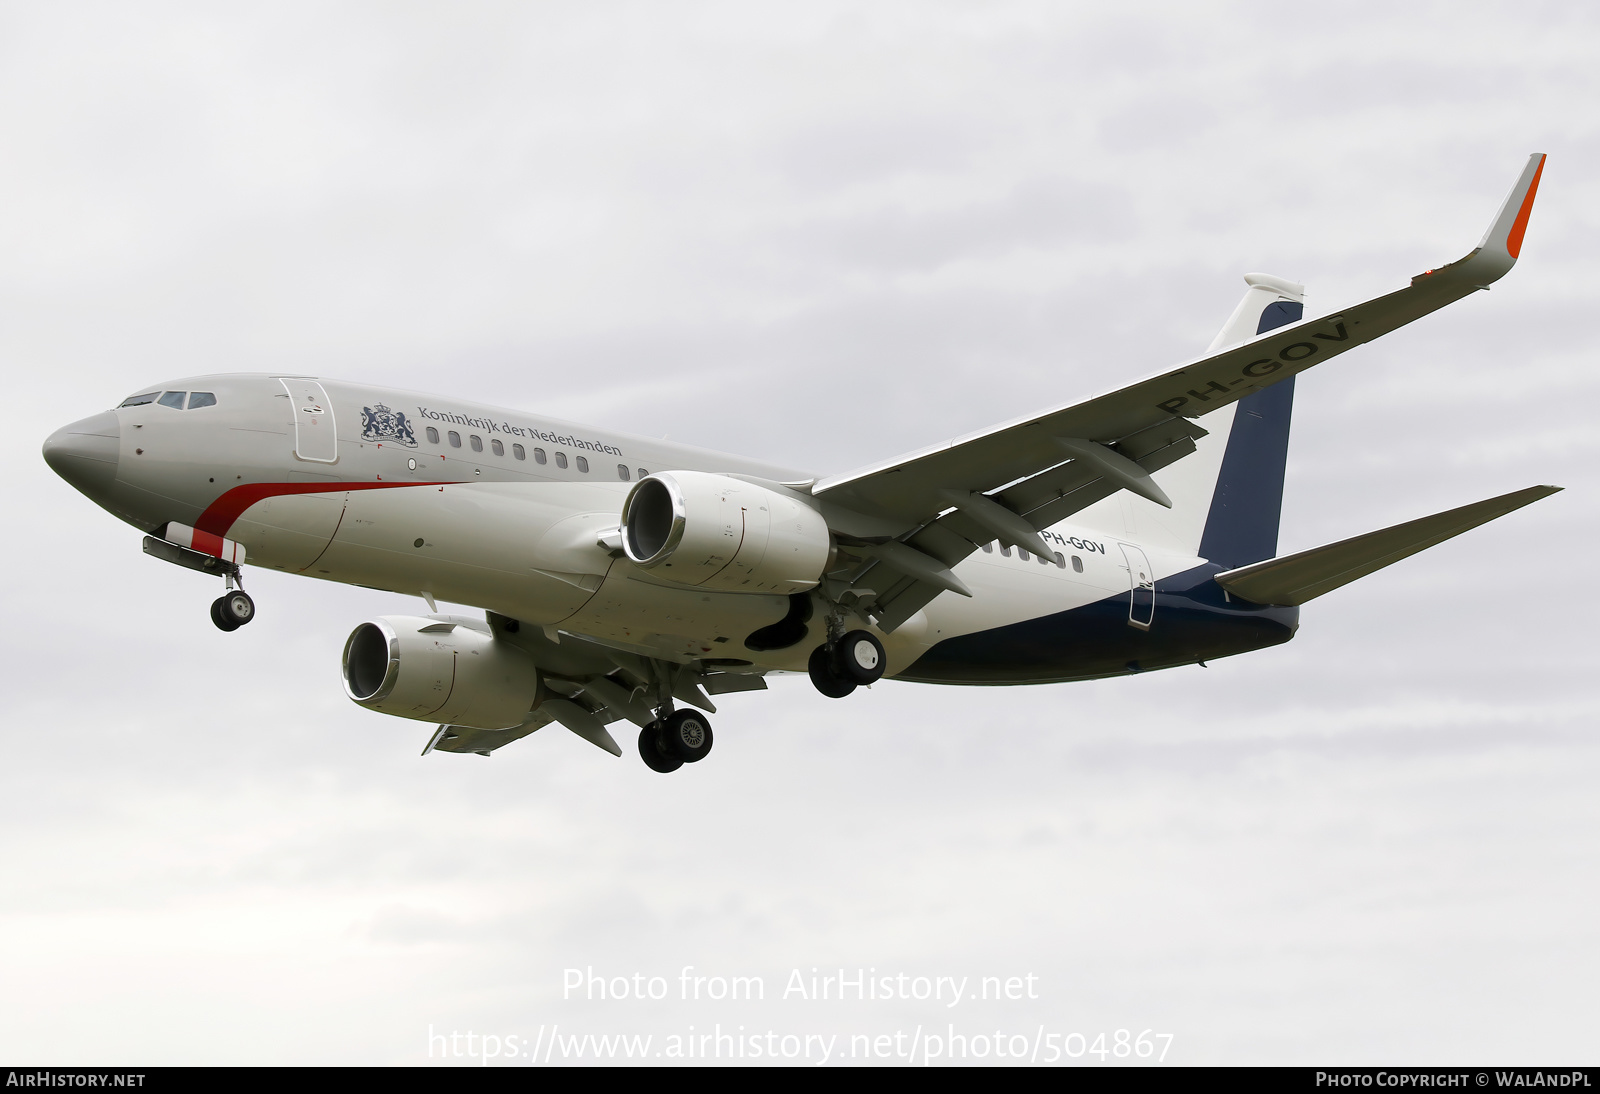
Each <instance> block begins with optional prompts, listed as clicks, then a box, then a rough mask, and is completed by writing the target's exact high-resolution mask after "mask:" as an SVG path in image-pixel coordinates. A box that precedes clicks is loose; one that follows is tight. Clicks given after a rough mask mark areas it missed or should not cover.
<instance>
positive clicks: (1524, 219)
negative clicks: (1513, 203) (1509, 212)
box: [1506, 155, 1549, 258]
mask: <svg viewBox="0 0 1600 1094" xmlns="http://www.w3.org/2000/svg"><path fill="white" fill-rule="evenodd" d="M1548 158H1549V157H1547V156H1544V155H1540V157H1539V166H1538V167H1537V168H1536V169H1535V170H1534V172H1533V181H1532V182H1531V183H1529V184H1528V193H1527V196H1525V197H1524V198H1523V199H1522V208H1520V209H1518V210H1517V219H1516V220H1514V221H1512V222H1511V231H1510V233H1509V234H1508V235H1507V236H1506V251H1507V252H1508V253H1509V254H1510V255H1511V257H1512V258H1518V257H1521V254H1522V236H1523V233H1524V232H1526V231H1527V230H1528V214H1529V213H1531V212H1533V197H1534V195H1535V194H1537V193H1538V192H1539V176H1540V175H1542V174H1544V161H1545V160H1546V159H1548Z"/></svg>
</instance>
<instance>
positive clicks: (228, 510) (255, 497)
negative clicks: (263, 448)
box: [195, 482, 458, 536]
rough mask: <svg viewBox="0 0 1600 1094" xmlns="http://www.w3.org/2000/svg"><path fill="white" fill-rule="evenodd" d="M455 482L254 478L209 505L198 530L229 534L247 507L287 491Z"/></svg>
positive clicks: (321, 491) (322, 491)
mask: <svg viewBox="0 0 1600 1094" xmlns="http://www.w3.org/2000/svg"><path fill="white" fill-rule="evenodd" d="M455 485H458V484H457V483H453V482H252V483H248V484H246V485H244V486H235V487H234V488H233V489H232V490H229V491H228V492H227V493H225V494H223V495H222V496H221V497H219V498H218V499H217V500H216V501H214V502H212V503H211V504H210V505H208V506H206V511H205V512H204V513H201V514H200V519H199V520H197V521H196V522H195V531H196V532H209V533H210V534H212V535H214V536H225V535H227V534H228V532H229V530H230V529H232V528H233V522H234V521H236V520H238V519H239V517H240V516H241V515H243V513H244V511H245V510H246V509H248V508H250V507H251V506H252V505H254V504H255V503H256V502H258V501H265V500H266V499H267V498H276V497H281V496H283V495H286V494H342V493H344V492H345V491H347V490H394V489H399V488H401V487H406V486H455Z"/></svg>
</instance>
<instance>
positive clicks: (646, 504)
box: [622, 471, 832, 593]
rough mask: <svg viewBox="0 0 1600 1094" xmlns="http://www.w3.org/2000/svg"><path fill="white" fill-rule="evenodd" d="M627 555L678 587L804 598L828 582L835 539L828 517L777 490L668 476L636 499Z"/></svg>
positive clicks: (626, 531)
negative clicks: (825, 579)
mask: <svg viewBox="0 0 1600 1094" xmlns="http://www.w3.org/2000/svg"><path fill="white" fill-rule="evenodd" d="M622 549H623V551H624V552H625V553H626V554H627V556H628V557H629V558H630V559H632V560H633V561H634V562H635V563H637V564H638V565H640V566H642V567H644V568H646V569H648V570H650V571H651V572H652V573H654V574H655V575H656V576H657V577H661V578H664V579H665V580H668V581H672V582H674V583H677V584H682V585H692V586H695V587H697V588H701V589H718V590H722V591H725V592H741V593H798V592H804V591H805V590H807V589H809V588H811V587H813V586H814V585H816V584H817V582H819V581H821V580H822V575H823V572H824V571H825V570H826V568H827V563H828V553H829V551H830V550H831V549H832V541H831V540H830V538H829V536H828V525H827V523H826V522H825V521H824V520H823V519H822V515H821V514H820V513H818V512H817V511H816V510H815V509H812V508H811V507H809V506H807V505H803V504H801V503H800V502H798V501H796V500H795V499H793V498H791V497H786V496H785V495H783V494H780V493H778V492H777V491H774V490H768V489H767V488H765V487H763V486H757V485H756V484H754V483H750V482H745V481H744V480H742V479H735V478H730V477H728V476H727V475H713V474H710V473H708V472H705V471H664V472H657V473H656V474H654V475H647V476H646V477H645V478H642V479H640V480H639V482H638V484H637V485H636V486H634V488H633V489H632V490H631V491H630V492H629V493H628V500H627V502H625V503H624V504H623V507H622Z"/></svg>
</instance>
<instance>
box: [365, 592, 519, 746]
mask: <svg viewBox="0 0 1600 1094" xmlns="http://www.w3.org/2000/svg"><path fill="white" fill-rule="evenodd" d="M343 671H344V691H345V694H346V695H348V696H350V698H352V699H354V700H355V701H356V702H358V703H360V704H361V705H362V706H364V707H366V708H367V709H368V710H376V711H381V712H382V713H384V714H394V715H397V716H398V717H401V718H416V719H417V720H419V721H424V722H447V723H450V724H452V725H459V726H471V727H473V728H475V729H510V728H512V727H513V726H519V725H521V724H522V723H523V722H524V721H526V720H527V716H528V710H529V708H531V707H532V706H533V703H534V700H535V699H536V698H537V697H538V692H539V670H538V669H536V668H535V667H534V664H533V658H531V657H529V656H528V654H527V653H526V652H525V651H523V650H520V649H518V648H517V647H515V646H513V645H511V644H510V643H507V642H501V641H497V640H495V639H494V638H492V637H490V636H489V635H487V634H484V633H483V632H482V631H477V630H473V629H472V628H471V627H464V626H462V625H460V624H457V623H449V622H444V621H441V620H438V619H423V618H419V617H417V616H411V615H388V616H383V617H381V618H378V619H374V620H372V621H371V622H369V623H363V624H361V626H359V627H357V628H356V629H355V630H353V631H351V632H350V638H349V640H348V641H346V642H345V644H344V665H343Z"/></svg>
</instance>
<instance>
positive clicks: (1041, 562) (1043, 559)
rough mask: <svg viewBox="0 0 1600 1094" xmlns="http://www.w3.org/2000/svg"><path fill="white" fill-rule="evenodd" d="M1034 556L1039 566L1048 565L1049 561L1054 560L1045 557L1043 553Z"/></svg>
mask: <svg viewBox="0 0 1600 1094" xmlns="http://www.w3.org/2000/svg"><path fill="white" fill-rule="evenodd" d="M1034 557H1035V558H1037V559H1038V560H1039V565H1041V566H1048V565H1050V563H1051V562H1053V561H1054V559H1051V558H1047V557H1045V556H1044V555H1035V556H1034Z"/></svg>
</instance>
